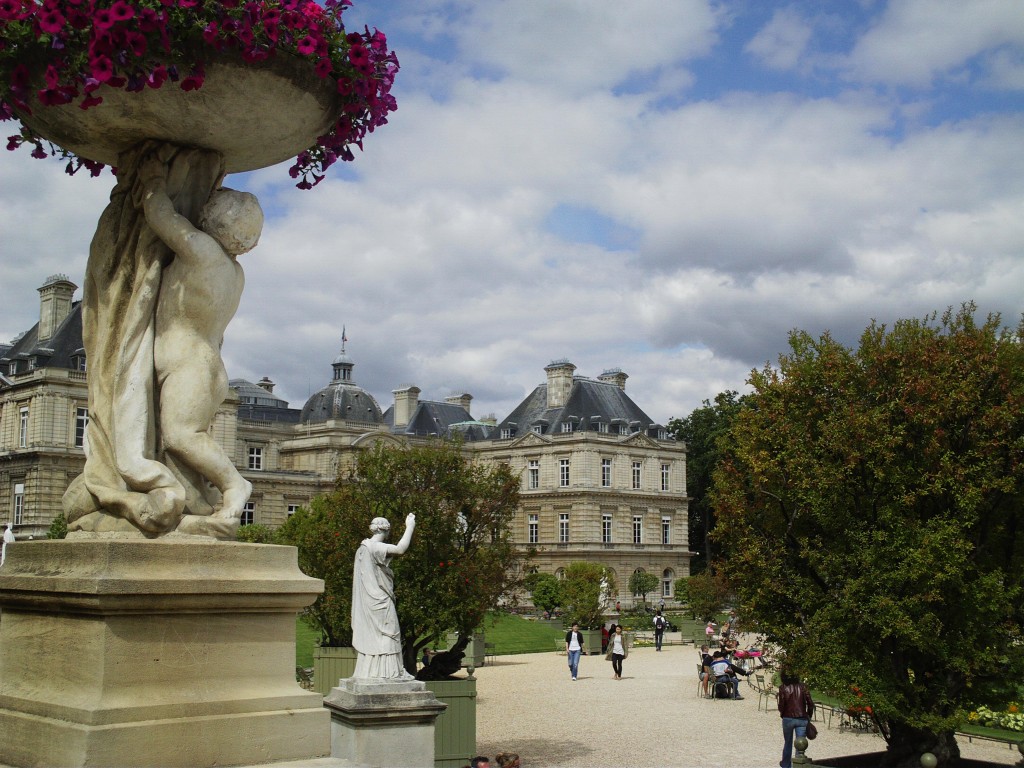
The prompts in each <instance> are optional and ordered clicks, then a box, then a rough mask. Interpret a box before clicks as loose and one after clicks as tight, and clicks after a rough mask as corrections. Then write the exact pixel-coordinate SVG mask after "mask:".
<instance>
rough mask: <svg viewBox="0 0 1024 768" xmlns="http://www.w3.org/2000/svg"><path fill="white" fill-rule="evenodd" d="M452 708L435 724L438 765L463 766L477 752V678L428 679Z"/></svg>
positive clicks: (444, 767) (441, 698) (435, 747)
mask: <svg viewBox="0 0 1024 768" xmlns="http://www.w3.org/2000/svg"><path fill="white" fill-rule="evenodd" d="M427 688H428V689H429V690H431V691H433V692H434V695H435V696H437V698H438V699H440V700H441V701H443V702H444V703H445V704H447V705H448V708H447V709H446V710H445V711H444V712H442V713H441V715H440V716H438V718H437V720H436V721H435V723H434V768H462V766H465V765H469V761H470V759H471V758H472V757H474V756H475V755H476V678H472V677H464V678H460V679H457V680H428V681H427Z"/></svg>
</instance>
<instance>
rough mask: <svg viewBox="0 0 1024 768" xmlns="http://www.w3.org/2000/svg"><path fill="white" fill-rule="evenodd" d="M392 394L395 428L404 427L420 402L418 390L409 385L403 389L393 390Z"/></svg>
mask: <svg viewBox="0 0 1024 768" xmlns="http://www.w3.org/2000/svg"><path fill="white" fill-rule="evenodd" d="M393 394H394V396H395V426H396V427H404V426H406V425H407V424H408V423H409V419H411V418H412V415H413V413H415V412H416V405H417V403H419V401H420V388H419V387H414V386H411V385H410V386H408V387H406V388H405V389H396V390H394V392H393Z"/></svg>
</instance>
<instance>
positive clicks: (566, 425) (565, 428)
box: [562, 421, 572, 434]
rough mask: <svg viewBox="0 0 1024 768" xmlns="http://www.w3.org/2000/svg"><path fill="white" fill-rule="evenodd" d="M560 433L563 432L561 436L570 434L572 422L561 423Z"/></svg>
mask: <svg viewBox="0 0 1024 768" xmlns="http://www.w3.org/2000/svg"><path fill="white" fill-rule="evenodd" d="M562 432H563V434H564V433H566V432H572V422H569V421H563V422H562Z"/></svg>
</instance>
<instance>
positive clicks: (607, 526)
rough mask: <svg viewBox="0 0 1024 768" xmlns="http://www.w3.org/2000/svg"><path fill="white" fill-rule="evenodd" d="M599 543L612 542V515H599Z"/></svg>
mask: <svg viewBox="0 0 1024 768" xmlns="http://www.w3.org/2000/svg"><path fill="white" fill-rule="evenodd" d="M601 543H602V544H611V543H612V516H611V515H601Z"/></svg>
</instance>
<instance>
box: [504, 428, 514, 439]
mask: <svg viewBox="0 0 1024 768" xmlns="http://www.w3.org/2000/svg"><path fill="white" fill-rule="evenodd" d="M501 439H502V440H511V439H512V430H511V429H509V428H508V427H505V428H504V429H503V430H501Z"/></svg>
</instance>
